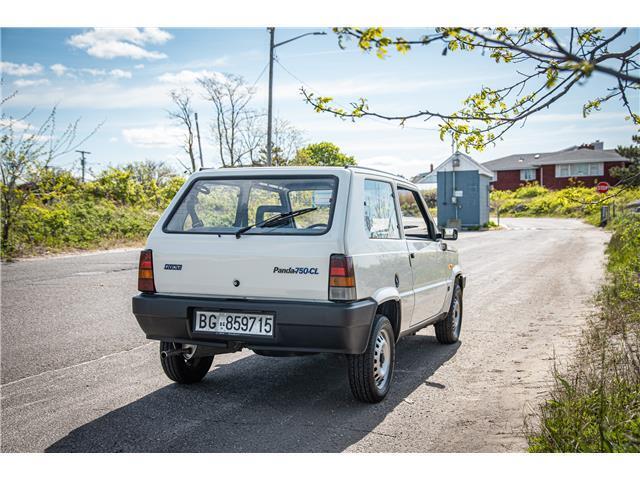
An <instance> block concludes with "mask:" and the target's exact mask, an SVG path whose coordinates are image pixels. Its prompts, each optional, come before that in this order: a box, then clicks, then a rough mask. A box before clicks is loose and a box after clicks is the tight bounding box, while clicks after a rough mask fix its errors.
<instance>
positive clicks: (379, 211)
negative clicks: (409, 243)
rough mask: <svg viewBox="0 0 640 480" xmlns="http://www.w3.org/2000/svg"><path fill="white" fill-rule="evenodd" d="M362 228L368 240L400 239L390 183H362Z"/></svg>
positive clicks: (374, 181) (371, 181) (368, 181)
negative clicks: (363, 227)
mask: <svg viewBox="0 0 640 480" xmlns="http://www.w3.org/2000/svg"><path fill="white" fill-rule="evenodd" d="M364 226H365V229H366V231H367V234H368V235H369V238H393V239H398V238H400V231H399V229H398V214H397V212H396V203H395V201H394V199H393V188H392V187H391V184H390V183H387V182H381V181H377V180H365V181H364Z"/></svg>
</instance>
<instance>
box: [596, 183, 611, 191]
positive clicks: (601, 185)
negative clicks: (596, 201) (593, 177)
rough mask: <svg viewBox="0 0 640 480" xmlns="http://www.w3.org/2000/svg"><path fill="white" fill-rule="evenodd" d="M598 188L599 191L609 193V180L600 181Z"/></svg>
mask: <svg viewBox="0 0 640 480" xmlns="http://www.w3.org/2000/svg"><path fill="white" fill-rule="evenodd" d="M596 190H597V191H598V192H599V193H607V192H608V191H609V184H608V183H607V182H600V183H599V184H598V185H596Z"/></svg>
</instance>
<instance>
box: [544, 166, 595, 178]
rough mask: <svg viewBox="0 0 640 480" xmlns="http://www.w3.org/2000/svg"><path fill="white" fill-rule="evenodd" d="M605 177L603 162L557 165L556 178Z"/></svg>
mask: <svg viewBox="0 0 640 480" xmlns="http://www.w3.org/2000/svg"><path fill="white" fill-rule="evenodd" d="M602 175H604V163H603V162H588V163H562V164H556V178H569V177H600V176H602Z"/></svg>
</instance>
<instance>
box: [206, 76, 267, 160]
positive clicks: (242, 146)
mask: <svg viewBox="0 0 640 480" xmlns="http://www.w3.org/2000/svg"><path fill="white" fill-rule="evenodd" d="M198 82H199V84H200V86H201V87H202V88H203V89H204V91H205V98H206V99H207V100H209V101H210V102H211V103H212V104H213V110H214V114H215V120H214V122H213V124H212V131H213V136H214V139H215V141H216V144H217V145H218V153H219V155H220V161H221V162H222V166H223V167H239V166H242V162H243V160H244V159H245V157H248V156H249V155H251V154H253V152H255V148H256V147H255V143H254V142H253V141H252V140H253V139H252V137H249V139H248V141H247V138H243V134H242V132H246V131H247V128H248V127H250V123H251V122H252V120H254V114H255V113H254V112H252V111H251V109H250V108H249V102H250V101H251V98H252V97H253V95H254V93H255V89H254V88H253V87H250V86H248V85H247V84H245V83H244V79H243V78H242V77H241V76H238V75H232V74H224V75H222V74H217V73H216V74H212V75H209V76H206V77H203V78H200V79H199V80H198Z"/></svg>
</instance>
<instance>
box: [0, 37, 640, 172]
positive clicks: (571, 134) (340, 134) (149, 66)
mask: <svg viewBox="0 0 640 480" xmlns="http://www.w3.org/2000/svg"><path fill="white" fill-rule="evenodd" d="M310 30H315V29H304V30H300V29H289V28H278V29H277V30H276V41H282V40H285V39H287V38H290V37H292V36H295V35H298V34H300V33H304V32H307V31H310ZM324 30H327V31H328V30H329V29H324ZM393 33H400V34H402V35H403V36H405V37H417V36H418V35H419V34H420V30H404V31H402V32H400V31H398V32H393ZM638 36H639V30H638V29H633V30H630V31H629V32H628V33H627V35H626V38H624V39H623V41H622V43H623V44H631V43H634V42H637V41H638ZM0 48H1V54H2V62H3V68H2V70H3V76H4V79H5V84H4V86H3V91H4V93H5V94H6V93H8V92H10V91H13V90H18V92H19V93H18V95H17V96H16V97H15V98H14V99H12V100H11V102H9V103H8V104H6V106H5V111H6V113H7V114H9V115H14V116H19V115H21V114H24V113H26V112H27V111H28V110H29V109H30V108H31V107H36V111H35V113H34V114H33V115H32V116H31V117H30V119H29V121H30V122H31V123H33V124H37V123H38V121H41V119H42V118H43V117H44V116H45V115H46V114H47V113H48V111H49V109H50V108H51V107H52V106H53V105H55V104H57V105H58V109H59V123H61V124H62V123H63V122H67V121H71V120H73V119H75V118H78V117H81V119H82V120H81V127H80V128H81V130H82V131H84V132H88V131H90V130H91V129H92V128H93V127H95V125H96V124H98V123H100V122H102V121H104V122H105V123H104V126H103V127H102V128H101V129H100V130H99V132H98V133H97V134H96V135H95V136H94V137H92V138H91V139H90V140H89V141H88V142H87V143H86V144H85V145H84V146H83V148H85V149H86V150H89V151H91V152H92V155H91V156H90V157H89V165H90V166H93V168H94V170H100V169H101V168H105V167H106V166H108V165H118V164H123V163H127V162H130V161H134V160H144V159H146V158H149V159H156V160H165V161H168V162H169V163H171V164H172V165H174V166H176V167H178V166H179V164H178V162H177V160H176V158H177V157H180V158H183V159H184V155H183V154H181V150H180V147H179V143H180V130H179V129H178V127H177V126H176V125H175V124H172V123H171V121H170V120H169V119H168V117H167V114H166V109H167V108H170V106H171V105H170V102H169V98H168V91H169V90H170V89H171V88H176V87H180V86H193V79H194V78H195V77H196V76H197V75H198V74H200V73H202V72H204V71H206V72H221V73H234V74H238V75H242V76H243V77H244V78H245V80H246V81H247V82H248V83H250V84H253V83H254V82H256V88H257V93H256V95H255V98H254V100H253V102H252V103H253V107H254V108H256V109H266V103H267V100H266V99H267V97H266V86H267V72H266V70H265V66H266V64H267V60H268V35H267V32H266V29H255V28H252V29H246V28H242V29H240V28H217V29H152V30H142V29H129V30H119V31H106V30H101V31H99V32H95V31H93V29H63V28H55V29H50V28H47V29H44V28H41V29H2V31H1V44H0ZM441 50H442V49H441V48H440V47H439V46H434V47H431V48H429V47H427V48H416V49H414V50H413V51H412V52H410V53H409V54H407V55H398V54H393V55H391V56H390V57H389V58H387V59H385V60H380V59H378V58H377V57H376V56H375V55H372V54H365V53H362V52H360V51H357V50H356V49H355V46H354V45H352V44H351V45H348V48H347V49H346V50H341V49H340V48H339V47H338V42H337V37H336V36H335V35H334V34H332V33H329V34H328V35H326V36H313V37H307V38H304V39H301V40H298V41H296V42H292V43H290V44H287V45H285V46H282V47H280V48H279V49H278V50H277V55H278V60H279V62H280V63H281V64H282V65H283V66H284V67H285V68H286V70H285V69H284V68H283V67H281V66H280V65H279V64H276V68H275V73H274V76H275V80H274V82H275V90H274V92H275V97H274V112H275V115H276V116H277V117H280V118H283V119H286V120H288V121H289V122H291V123H293V124H294V125H295V126H297V127H298V128H300V129H301V130H303V132H304V137H305V139H306V140H307V141H308V142H315V141H324V140H326V141H331V142H334V143H336V144H338V145H339V146H340V147H341V148H342V149H343V151H344V152H346V153H348V154H350V155H354V156H355V157H356V159H357V160H358V162H359V163H360V164H362V165H366V166H371V167H376V168H382V169H385V170H389V171H392V172H397V173H401V174H404V175H406V176H411V175H415V174H417V173H419V172H423V171H426V170H428V168H429V164H431V163H433V164H434V165H437V164H438V163H440V162H441V161H443V160H444V159H445V158H446V157H447V156H448V155H449V153H450V151H451V145H450V143H448V142H441V141H440V140H439V138H438V133H437V131H435V128H436V122H431V123H429V124H425V123H424V122H421V121H419V122H413V123H411V124H409V126H408V127H406V128H400V127H398V126H397V125H395V124H392V123H388V122H384V121H373V120H360V121H358V122H356V123H351V122H349V121H342V120H339V119H336V118H334V117H332V116H330V115H328V114H318V113H315V112H314V111H313V109H312V108H311V107H310V106H309V105H307V104H305V103H304V102H303V101H302V98H301V96H300V94H299V89H300V87H301V85H302V82H304V84H305V85H306V86H307V87H308V88H309V89H310V90H312V91H315V92H316V93H319V94H322V95H327V96H333V97H334V98H335V99H336V101H337V102H338V103H340V104H343V105H347V104H348V103H349V101H352V100H356V99H357V98H358V97H360V96H364V97H366V98H367V99H368V101H369V105H370V106H371V108H372V109H373V110H377V111H381V112H384V113H390V114H403V113H411V112H414V111H416V110H418V109H420V108H421V107H427V106H428V107H429V108H430V109H433V110H441V111H445V112H451V111H454V110H456V109H458V108H459V107H460V102H461V101H462V100H463V99H464V98H465V97H466V96H467V95H468V94H470V93H473V92H475V91H477V90H478V89H479V88H480V86H481V85H489V86H493V87H499V86H502V85H507V84H508V83H509V82H510V81H511V80H513V79H515V78H516V73H515V70H514V68H515V67H514V66H512V65H496V64H495V63H494V62H493V61H492V60H490V59H489V58H487V57H482V56H480V55H479V54H476V53H472V54H466V53H460V54H451V53H450V54H449V55H447V56H442V55H441ZM261 73H262V75H261ZM607 86H609V80H608V79H607V78H604V77H602V76H600V75H594V77H593V78H591V79H590V81H589V82H587V83H586V85H584V86H580V87H579V88H577V89H575V91H573V92H571V93H570V94H569V95H568V96H567V97H565V98H563V99H562V100H561V101H560V102H558V103H557V104H555V105H554V106H553V107H552V108H551V109H549V110H548V111H545V112H541V113H540V114H538V115H536V116H535V117H532V118H531V119H529V120H528V121H527V123H526V125H525V126H524V127H522V128H519V127H516V128H514V129H512V130H511V131H510V132H509V133H508V134H507V137H506V138H505V140H504V141H502V142H498V144H497V146H495V147H491V146H490V147H488V148H487V149H486V150H485V151H484V152H482V153H478V152H471V155H472V156H473V157H474V158H476V159H477V160H479V161H487V160H491V159H494V158H497V157H501V156H504V155H509V154H512V153H520V152H534V151H552V150H556V149H560V148H564V147H566V146H569V145H574V144H579V143H584V142H590V141H593V140H596V139H599V140H602V141H604V142H605V148H613V147H615V146H617V145H619V144H627V143H629V140H630V137H631V135H632V134H633V133H634V132H635V129H634V128H633V126H632V125H631V124H630V123H629V122H626V121H625V120H624V116H625V113H624V110H623V108H622V106H621V105H620V104H618V103H615V104H611V105H607V106H605V107H604V108H603V110H602V111H601V112H596V113H595V114H593V116H591V117H589V118H588V119H583V118H582V115H581V106H582V104H583V103H584V102H585V101H586V100H587V99H591V98H594V97H596V96H598V95H602V94H603V93H605V92H606V88H607ZM194 90H197V88H194ZM631 100H632V102H633V104H634V105H635V107H636V110H638V107H639V97H638V95H637V94H636V95H635V96H634V97H632V99H631ZM196 110H197V111H198V114H199V116H200V119H201V120H200V121H201V130H202V132H203V137H204V140H205V142H204V143H205V145H204V154H205V163H206V164H207V165H208V166H216V165H218V164H219V162H218V160H217V158H216V157H215V149H214V145H213V143H212V136H211V135H210V134H209V129H210V123H211V120H212V115H211V113H212V109H211V107H210V106H209V105H208V104H207V103H206V102H205V101H204V100H202V99H199V98H198V100H197V102H196ZM56 163H57V164H58V165H60V166H64V167H67V168H70V167H75V168H77V166H78V161H77V158H76V155H74V154H69V155H67V156H65V157H61V158H59V159H58V160H57V161H56Z"/></svg>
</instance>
